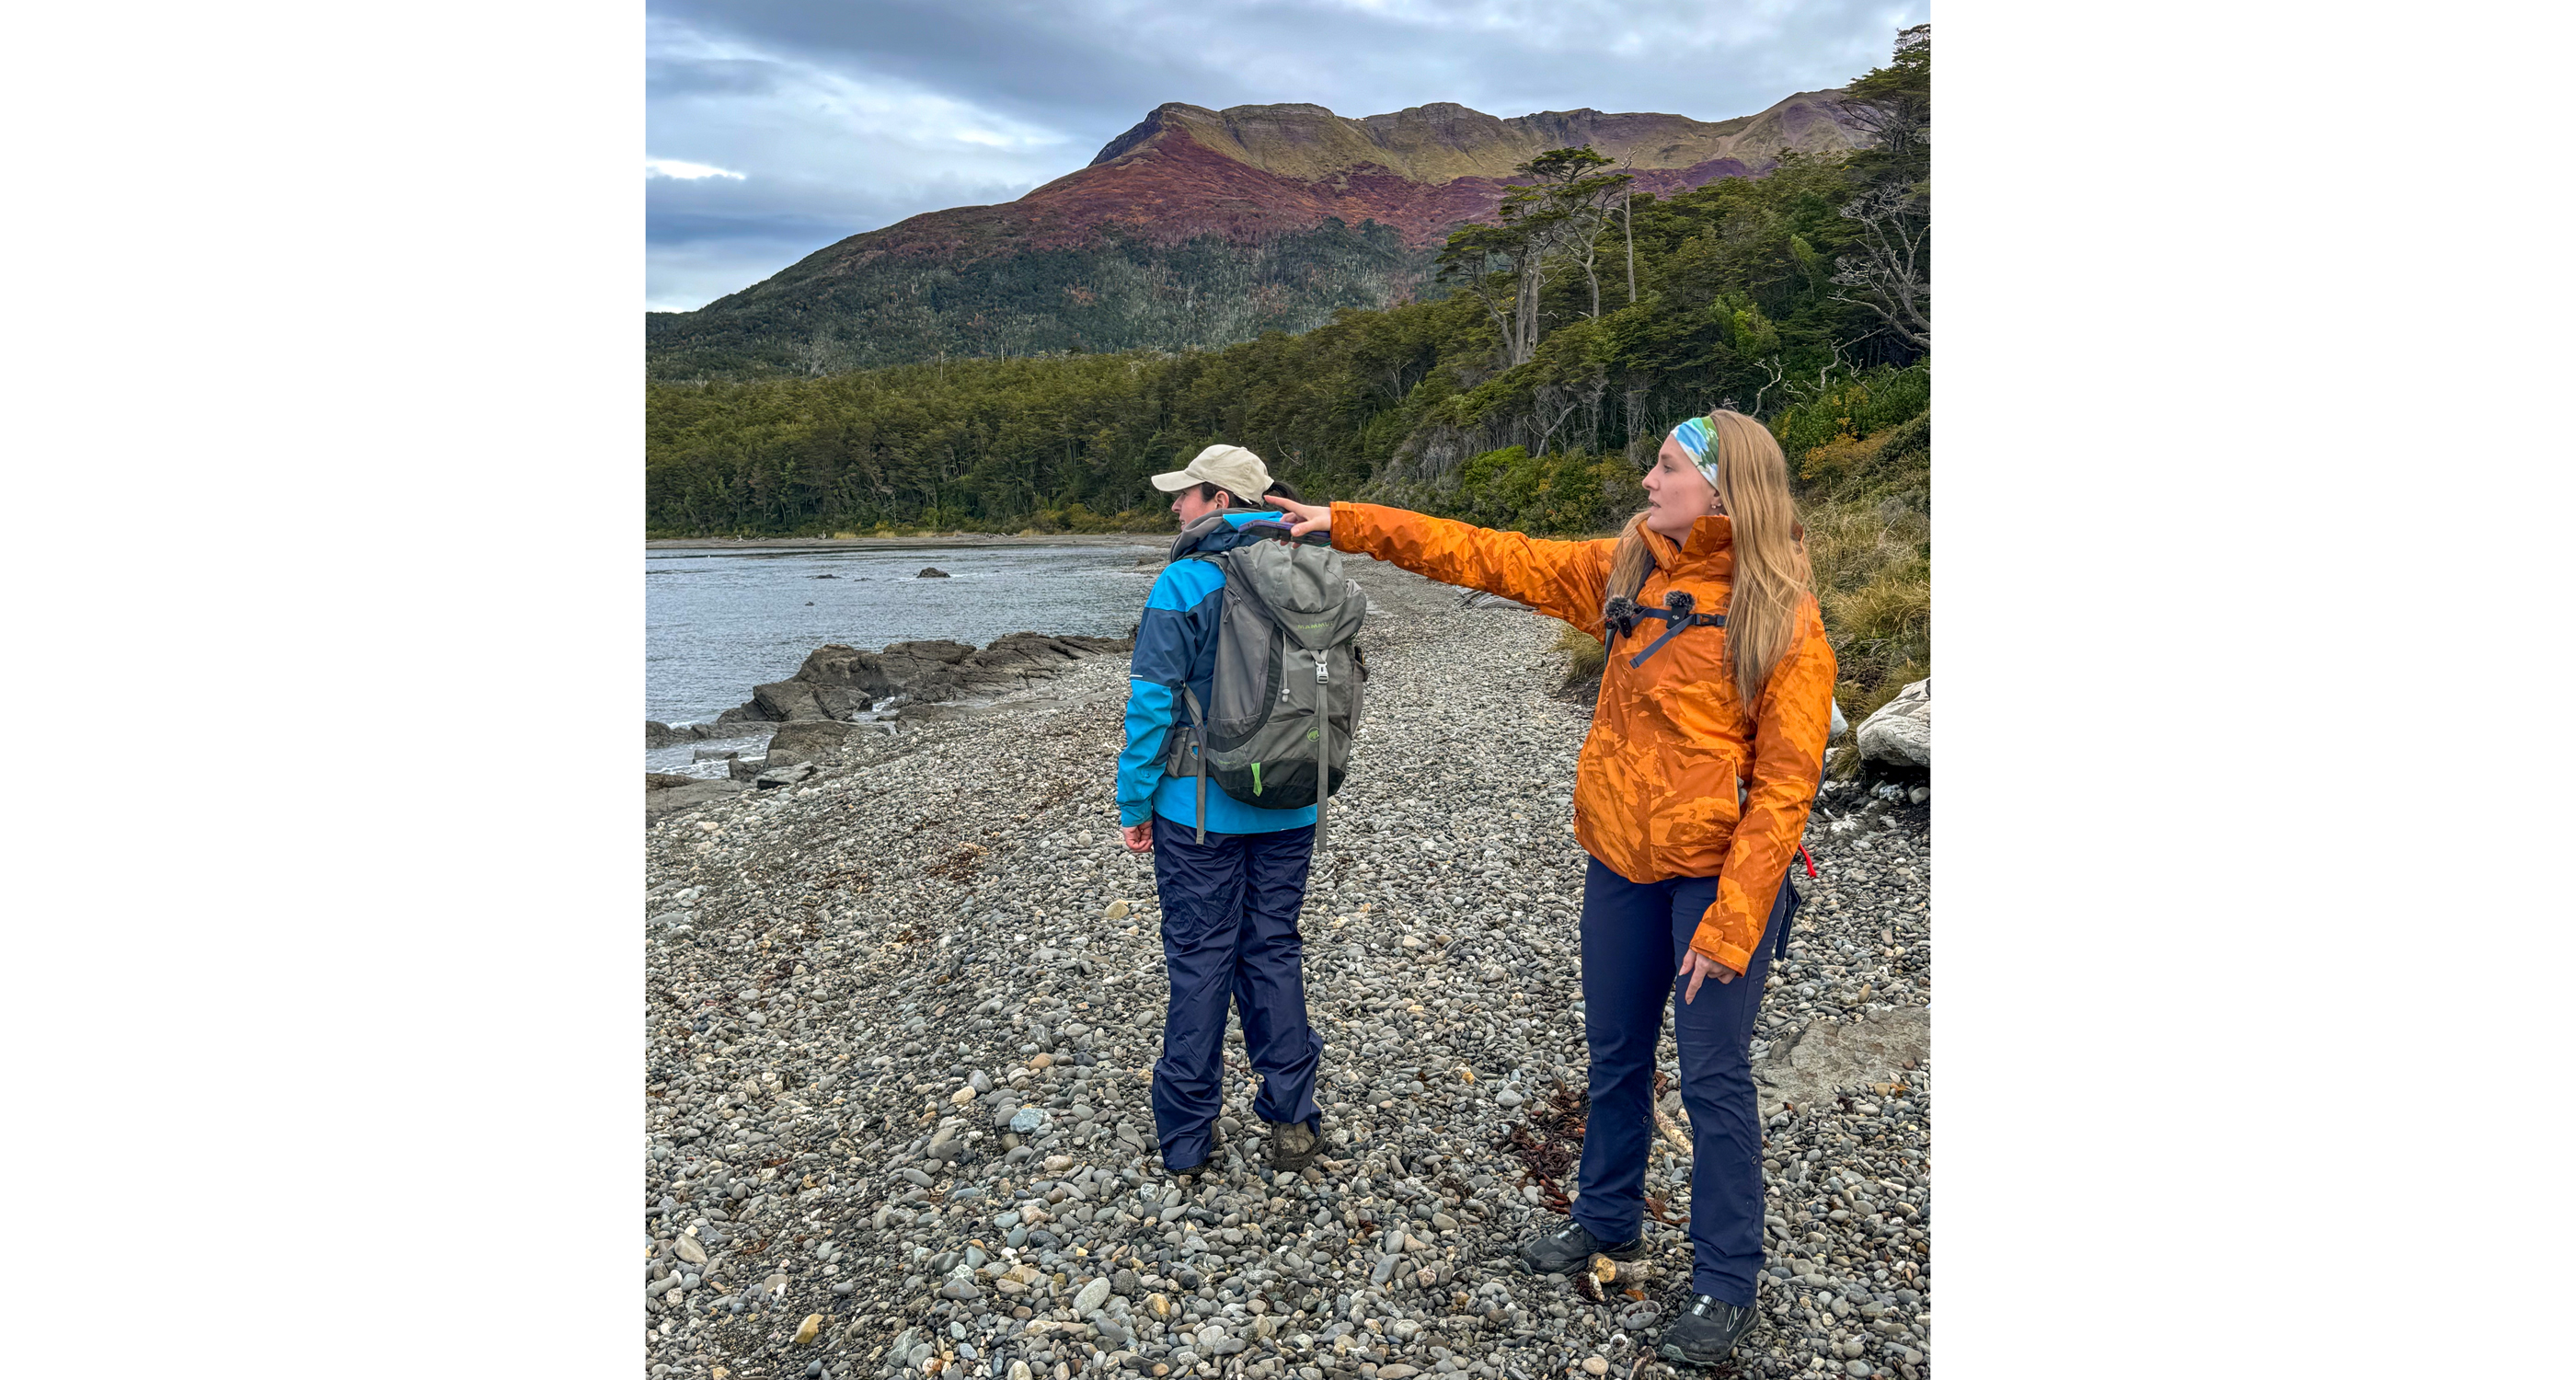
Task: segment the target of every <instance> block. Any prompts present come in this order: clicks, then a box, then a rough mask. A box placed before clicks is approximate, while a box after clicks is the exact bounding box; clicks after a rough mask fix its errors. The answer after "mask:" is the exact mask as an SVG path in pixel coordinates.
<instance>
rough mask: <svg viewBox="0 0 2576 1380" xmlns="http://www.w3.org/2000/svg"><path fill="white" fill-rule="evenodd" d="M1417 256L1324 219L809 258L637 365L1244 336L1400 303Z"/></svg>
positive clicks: (671, 326) (831, 361) (777, 366)
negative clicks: (1249, 234) (1241, 244)
mask: <svg viewBox="0 0 2576 1380" xmlns="http://www.w3.org/2000/svg"><path fill="white" fill-rule="evenodd" d="M1425 257H1426V256H1424V255H1422V254H1420V253H1418V252H1415V251H1412V250H1408V249H1406V248H1405V247H1404V244H1403V242H1402V241H1401V240H1399V239H1398V238H1397V237H1396V233H1395V231H1394V230H1392V229H1390V228H1388V227H1387V226H1384V225H1380V224H1378V223H1377V222H1376V221H1373V220H1372V221H1366V222H1363V223H1361V224H1360V225H1358V226H1357V227H1352V226H1348V225H1344V224H1343V223H1342V222H1341V221H1339V220H1328V221H1326V222H1325V223H1324V224H1322V225H1319V226H1317V227H1315V228H1314V229H1312V230H1305V231H1299V232H1297V233H1294V234H1288V235H1280V236H1277V237H1275V238H1273V239H1270V240H1268V241H1265V242H1263V243H1261V244H1259V245H1255V246H1251V247H1249V248H1243V249H1238V248H1236V247H1234V246H1232V245H1229V244H1227V243H1225V242H1224V241H1223V240H1221V239H1219V238H1217V237H1216V236H1214V235H1206V236H1201V237H1199V238H1197V239H1192V240H1186V241H1183V242H1182V243H1179V244H1173V245H1162V244H1154V243H1150V242H1148V241H1145V240H1142V239H1137V238H1132V237H1130V238H1112V239H1110V240H1108V241H1106V242H1104V243H1101V244H1098V245H1091V246H1086V247H1082V248H1064V249H1041V250H1027V251H1023V252H1019V253H1013V254H998V255H993V256H990V257H986V258H980V259H975V260H973V261H972V262H970V263H968V264H966V265H965V266H964V267H962V268H961V267H952V266H950V265H948V264H945V263H942V262H938V261H936V260H924V259H920V258H915V257H912V256H909V255H893V254H890V255H884V256H880V257H875V258H871V259H867V260H864V261H862V262H860V263H859V264H858V265H857V266H856V267H855V268H853V267H851V266H849V265H848V264H846V263H843V262H841V261H839V260H836V259H832V258H830V257H829V256H828V255H827V254H816V255H814V256H813V257H812V258H809V259H807V260H806V261H805V262H803V263H799V264H796V265H795V266H793V267H791V268H789V269H787V270H786V271H784V272H782V273H780V274H779V275H777V276H776V277H775V278H772V279H770V280H768V281H766V282H762V283H759V284H756V285H754V286H753V287H750V288H746V289H744V290H743V291H742V292H739V293H735V294H733V295H731V296H728V297H724V298H721V299H719V300H717V301H715V302H712V303H709V304H708V305H709V306H710V307H713V308H723V309H724V310H715V311H706V312H648V313H646V315H645V317H644V344H645V361H646V365H645V367H646V372H647V373H648V374H649V375H650V376H651V377H654V378H657V379H691V378H697V377H701V376H704V377H711V378H713V377H754V378H756V377H761V376H764V375H771V376H788V377H804V376H812V375H817V374H829V373H838V372H841V371H844V370H849V369H863V368H868V367H871V366H878V365H884V364H887V363H891V362H896V361H904V360H917V359H929V358H931V357H933V355H935V354H937V353H940V352H945V353H947V354H950V355H958V356H971V355H990V356H1015V355H1036V356H1045V355H1050V354H1067V353H1074V352H1086V353H1100V352H1103V351H1111V350H1124V349H1136V348H1170V347H1173V346H1176V345H1180V344H1184V343H1186V342H1190V341H1202V340H1217V341H1222V340H1227V339H1236V340H1241V339H1246V338H1249V337H1251V336H1253V335H1256V334H1258V333H1260V332H1261V331H1264V330H1271V329H1276V330H1281V331H1289V332H1296V331H1304V330H1309V329H1312V328H1314V327H1316V326H1320V325H1322V324H1324V323H1325V322H1326V321H1328V320H1330V319H1331V318H1332V315H1333V313H1334V312H1335V311H1337V310H1341V309H1345V308H1351V307H1360V306H1367V305H1371V304H1374V303H1378V302H1384V301H1387V300H1389V299H1390V298H1391V297H1400V296H1402V295H1403V293H1404V292H1405V291H1406V290H1407V289H1409V288H1411V287H1413V286H1415V285H1416V283H1417V280H1418V279H1419V278H1420V277H1421V276H1422V274H1423V272H1424V270H1425V269H1427V268H1428V267H1429V265H1428V263H1427V262H1424V259H1425Z"/></svg>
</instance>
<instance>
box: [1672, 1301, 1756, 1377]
mask: <svg viewBox="0 0 2576 1380" xmlns="http://www.w3.org/2000/svg"><path fill="white" fill-rule="evenodd" d="M1752 1330H1753V1310H1752V1309H1750V1308H1746V1307H1743V1306H1741V1305H1739V1304H1732V1303H1725V1302H1721V1301H1720V1300H1718V1299H1717V1298H1715V1297H1714V1296H1712V1295H1708V1294H1702V1295H1700V1296H1699V1297H1698V1298H1697V1299H1694V1300H1693V1301H1692V1302H1691V1307H1690V1311H1689V1312H1687V1313H1684V1314H1682V1315H1681V1316H1680V1317H1678V1318H1675V1319H1673V1321H1672V1325H1671V1326H1669V1327H1666V1328H1665V1329H1664V1335H1663V1340H1662V1342H1661V1343H1660V1344H1659V1345H1658V1346H1657V1347H1656V1348H1655V1350H1656V1352H1657V1353H1658V1354H1660V1355H1662V1356H1664V1357H1665V1358H1666V1359H1668V1360H1674V1361H1682V1362H1686V1363H1688V1364H1690V1365H1694V1366H1713V1365H1716V1364H1717V1363H1718V1362H1720V1361H1723V1360H1725V1359H1726V1356H1727V1353H1728V1352H1731V1351H1733V1350H1735V1344H1736V1343H1737V1342H1740V1341H1742V1340H1744V1334H1745V1333H1747V1332H1750V1331H1752Z"/></svg>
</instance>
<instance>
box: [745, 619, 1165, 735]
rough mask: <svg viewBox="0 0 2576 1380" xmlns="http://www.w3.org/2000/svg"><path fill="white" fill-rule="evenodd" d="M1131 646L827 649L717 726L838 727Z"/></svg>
mask: <svg viewBox="0 0 2576 1380" xmlns="http://www.w3.org/2000/svg"><path fill="white" fill-rule="evenodd" d="M1135 645H1136V643H1135V639H1133V638H1112V637H1052V636H1049V635H1047V634H1045V633H1033V632H1017V633H1012V634H1010V635H1009V636H1007V637H999V638H995V639H994V640H993V641H992V643H991V644H989V645H987V646H986V647H984V648H983V649H981V650H980V651H979V650H977V649H976V648H974V647H971V646H969V645H967V644H966V643H963V642H949V641H945V640H936V639H934V640H927V641H920V642H895V643H890V644H888V645H887V646H886V648H885V649H884V650H883V651H875V652H871V651H867V650H864V649H862V648H858V647H847V646H843V645H841V644H840V643H837V642H835V643H827V644H825V645H823V646H820V647H817V648H815V649H814V650H813V652H812V653H810V654H809V655H807V656H806V658H805V664H804V665H802V666H800V667H798V668H797V670H796V674H795V675H794V676H791V677H789V678H788V679H786V680H783V681H777V682H775V683H772V684H769V685H762V686H757V687H755V688H754V689H753V690H752V693H751V703H749V704H746V705H742V706H740V707H739V708H735V709H728V710H726V711H725V712H724V714H723V715H722V716H721V718H720V722H728V723H751V722H762V723H797V722H809V721H822V720H834V721H843V722H846V721H847V720H849V719H851V718H854V717H855V716H857V715H858V713H859V712H860V711H862V710H866V709H869V708H871V707H873V706H875V705H877V704H879V703H881V702H882V701H884V700H888V699H892V698H894V697H895V696H898V695H900V696H903V697H904V698H906V699H908V700H912V701H916V702H919V701H931V700H941V699H951V698H955V697H957V696H961V695H998V694H1004V693H1007V692H1009V691H1012V690H1017V689H1021V688H1023V687H1025V686H1028V685H1030V684H1033V683H1035V682H1038V681H1042V680H1046V679H1048V678H1050V677H1052V676H1054V675H1055V674H1056V673H1057V672H1059V671H1062V670H1063V669H1064V668H1066V667H1068V666H1070V665H1072V664H1073V663H1075V662H1078V661H1081V660H1083V659H1085V658H1088V657H1094V656H1100V655H1104V654H1107V653H1112V652H1124V651H1127V650H1129V649H1131V648H1133V647H1134V646H1135Z"/></svg>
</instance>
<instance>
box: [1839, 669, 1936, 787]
mask: <svg viewBox="0 0 2576 1380" xmlns="http://www.w3.org/2000/svg"><path fill="white" fill-rule="evenodd" d="M1852 740H1853V741H1854V742H1855V743H1857V744H1859V746H1860V755H1861V758H1862V760H1864V761H1869V762H1884V763H1887V764H1888V765H1889V766H1896V767H1929V766H1931V765H1932V678H1931V677H1930V676H1925V677H1924V678H1923V679H1921V680H1918V681H1916V682H1914V683H1913V684H1912V685H1909V686H1906V687H1905V688H1904V689H1902V690H1899V691H1897V692H1896V698H1895V699H1892V700H1889V701H1888V702H1887V703H1886V704H1885V705H1884V706H1883V707H1881V708H1880V709H1879V711H1878V712H1877V713H1875V714H1872V715H1870V716H1869V717H1868V718H1866V719H1863V720H1861V722H1860V728H1859V730H1858V731H1857V732H1855V733H1854V734H1853V735H1852Z"/></svg>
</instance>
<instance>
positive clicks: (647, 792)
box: [644, 772, 746, 824]
mask: <svg viewBox="0 0 2576 1380" xmlns="http://www.w3.org/2000/svg"><path fill="white" fill-rule="evenodd" d="M656 777H665V779H668V778H667V776H666V774H664V773H660V772H648V773H646V775H645V779H644V822H645V823H647V824H650V823H652V822H653V821H654V820H657V819H660V818H661V817H662V816H664V815H668V814H675V813H677V812H679V811H681V810H687V809H693V808H695V807H697V806H700V805H704V804H706V803H707V802H708V801H710V800H722V799H724V798H725V797H726V796H730V795H740V794H742V792H743V791H744V790H745V789H746V788H745V787H744V785H743V783H741V782H739V781H701V780H698V779H696V778H694V777H681V778H678V779H679V780H681V781H683V782H685V783H686V784H684V785H676V786H657V785H654V784H653V782H654V779H655V778H656Z"/></svg>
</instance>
